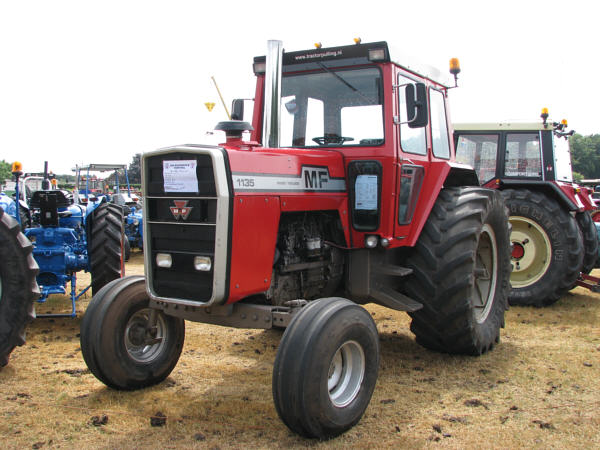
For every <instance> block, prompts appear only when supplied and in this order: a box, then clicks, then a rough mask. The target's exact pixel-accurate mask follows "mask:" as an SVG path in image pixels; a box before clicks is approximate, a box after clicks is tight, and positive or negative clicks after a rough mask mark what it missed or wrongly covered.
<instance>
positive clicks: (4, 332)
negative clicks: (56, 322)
mask: <svg viewBox="0 0 600 450" xmlns="http://www.w3.org/2000/svg"><path fill="white" fill-rule="evenodd" d="M32 251H33V246H32V245H31V242H29V240H28V239H27V238H26V237H25V236H24V235H23V234H22V233H21V231H20V227H19V224H18V223H17V221H16V220H14V219H13V218H12V217H10V216H9V215H8V214H4V211H3V210H2V208H0V261H2V263H1V264H0V367H3V366H5V365H6V364H7V363H8V357H9V355H10V353H11V352H12V351H13V349H14V348H15V347H16V346H17V345H23V344H24V343H25V327H26V325H27V324H28V323H29V322H31V321H32V320H33V319H34V318H35V312H34V307H33V305H34V302H35V300H36V299H37V298H39V296H40V291H39V288H38V285H37V283H36V280H35V276H36V275H37V273H38V266H37V264H36V262H35V260H34V259H33V255H32Z"/></svg>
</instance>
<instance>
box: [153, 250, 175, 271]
mask: <svg viewBox="0 0 600 450" xmlns="http://www.w3.org/2000/svg"><path fill="white" fill-rule="evenodd" d="M156 265H157V266H158V267H162V268H164V269H170V268H171V266H172V265H173V259H172V258H171V255H169V254H168V253H157V254H156Z"/></svg>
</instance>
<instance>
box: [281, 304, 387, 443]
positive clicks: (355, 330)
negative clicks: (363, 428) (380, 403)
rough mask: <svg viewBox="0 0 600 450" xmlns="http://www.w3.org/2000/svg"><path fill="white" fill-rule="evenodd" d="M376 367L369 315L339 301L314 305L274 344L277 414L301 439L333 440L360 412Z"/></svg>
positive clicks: (375, 344)
mask: <svg viewBox="0 0 600 450" xmlns="http://www.w3.org/2000/svg"><path fill="white" fill-rule="evenodd" d="M378 365H379V338H378V335H377V328H376V326H375V323H374V321H373V319H372V318H371V315H370V314H369V313H368V312H367V311H366V310H365V309H364V308H362V307H361V306H358V305H356V304H354V303H352V302H351V301H349V300H346V299H343V298H336V297H333V298H325V299H320V300H315V301H313V302H311V303H309V304H308V306H306V307H304V308H303V309H302V310H301V311H300V312H299V313H297V315H296V316H295V317H294V318H293V319H292V322H291V323H290V325H289V326H288V327H287V329H286V330H285V333H284V335H283V338H282V340H281V344H280V345H279V349H278V351H277V356H276V358H275V365H274V367H273V400H274V402H275V408H276V409H277V413H278V414H279V417H280V418H281V420H283V422H284V423H285V424H286V425H287V426H288V428H290V430H292V431H294V432H295V433H298V434H300V435H302V436H305V437H311V438H319V439H327V438H331V437H334V436H337V435H339V434H341V433H343V432H344V431H346V430H348V429H350V428H351V427H353V426H354V425H355V424H356V423H358V421H359V420H360V418H361V417H362V415H363V413H364V412H365V410H366V408H367V406H368V404H369V401H370V400H371V396H372V394H373V390H374V389H375V383H376V381H377V371H378Z"/></svg>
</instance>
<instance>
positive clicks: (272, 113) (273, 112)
mask: <svg viewBox="0 0 600 450" xmlns="http://www.w3.org/2000/svg"><path fill="white" fill-rule="evenodd" d="M282 65H283V42H282V41H268V42H267V57H266V68H265V110H264V114H265V115H264V117H263V146H265V147H272V148H277V147H279V118H280V116H281V70H282V69H281V68H282Z"/></svg>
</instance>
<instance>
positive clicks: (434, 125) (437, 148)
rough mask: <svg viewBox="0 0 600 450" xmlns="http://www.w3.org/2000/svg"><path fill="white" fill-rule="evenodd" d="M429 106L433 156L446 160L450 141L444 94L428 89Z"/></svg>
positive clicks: (448, 156)
mask: <svg viewBox="0 0 600 450" xmlns="http://www.w3.org/2000/svg"><path fill="white" fill-rule="evenodd" d="M429 105H430V106H429V107H430V111H431V143H432V147H433V155H434V156H436V157H438V158H444V159H448V158H450V141H449V139H448V121H447V120H446V103H445V102H444V94H443V93H441V92H440V91H436V90H435V89H430V90H429Z"/></svg>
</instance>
